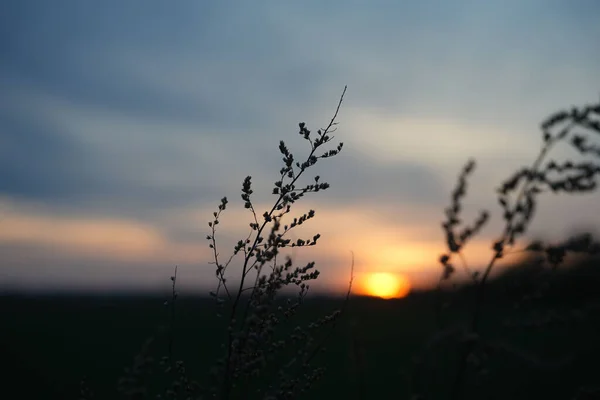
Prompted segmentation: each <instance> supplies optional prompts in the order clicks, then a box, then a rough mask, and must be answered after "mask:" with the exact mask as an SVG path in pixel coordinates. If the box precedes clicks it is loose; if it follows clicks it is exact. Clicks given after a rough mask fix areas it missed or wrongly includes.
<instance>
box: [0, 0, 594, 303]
mask: <svg viewBox="0 0 600 400" xmlns="http://www.w3.org/2000/svg"><path fill="white" fill-rule="evenodd" d="M598 38H600V3H598V2H597V1H595V0H574V1H571V2H564V1H558V0H529V1H517V0H508V1H486V2H479V1H453V2H449V1H443V0H440V1H427V0H424V1H416V0H415V1H403V2H398V1H377V0H371V1H348V0H346V1H301V2H298V1H296V2H287V1H253V2H244V1H184V0H182V1H178V2H165V1H158V0H144V1H133V0H132V1H121V0H120V1H112V0H105V1H102V2H89V1H80V0H70V1H69V0H55V1H43V0H39V1H29V0H7V1H3V2H2V3H1V5H0V54H1V56H0V252H1V254H2V257H1V259H0V291H2V290H18V291H39V290H79V291H81V290H83V291H89V292H95V291H102V290H130V289H136V290H168V289H169V287H170V286H169V285H170V281H169V277H170V276H171V274H172V273H173V268H174V266H175V265H178V268H179V269H178V284H179V285H180V288H181V289H182V290H194V291H197V292H199V293H205V292H208V290H210V289H212V288H214V287H215V285H216V280H215V275H214V266H213V265H210V264H209V262H210V261H211V254H210V249H209V248H208V243H207V241H206V239H205V238H206V235H207V234H208V233H210V231H209V229H210V228H209V227H208V225H207V222H208V221H209V220H211V218H212V212H213V211H215V210H216V207H217V205H218V204H219V200H220V199H221V198H222V197H223V196H227V197H228V198H229V201H230V207H228V209H227V210H226V212H225V213H224V214H223V216H222V221H221V225H219V231H218V236H217V240H218V241H220V242H219V243H222V247H221V249H223V250H222V251H223V254H224V253H226V250H227V249H228V248H232V247H233V244H234V243H235V242H236V241H237V239H239V238H241V237H244V236H245V234H246V233H247V230H246V229H247V227H248V223H249V222H250V221H251V220H250V215H249V214H248V212H247V210H244V208H243V202H242V200H241V198H240V189H241V184H242V181H243V179H244V178H245V177H246V176H247V175H251V176H252V178H253V182H254V184H255V187H254V191H255V193H254V194H253V201H254V202H255V205H256V207H257V208H258V209H259V210H266V209H267V207H270V206H271V205H272V204H273V201H274V200H275V198H274V196H273V195H272V194H271V193H270V191H271V188H272V184H273V182H274V181H275V180H276V179H277V176H278V171H279V169H280V168H281V166H282V161H281V155H280V154H279V152H278V149H277V148H278V143H279V141H280V140H284V141H285V142H286V143H287V145H288V147H289V148H290V149H291V150H292V152H294V153H295V154H296V155H297V157H300V156H301V155H302V154H307V150H308V147H307V145H306V142H304V141H303V140H302V139H301V137H300V136H299V135H298V123H299V122H301V121H304V122H306V124H307V126H308V127H309V129H311V130H313V131H316V130H317V129H318V128H323V127H325V126H326V125H327V123H328V122H329V120H330V119H331V117H332V115H333V113H334V111H335V108H336V105H337V102H338V100H339V97H340V95H341V93H342V90H343V88H344V86H345V85H347V86H348V89H347V92H346V96H345V98H344V102H343V104H342V107H341V109H340V112H339V115H338V122H339V125H338V126H337V131H336V132H335V134H334V136H335V139H334V141H335V143H337V142H338V141H342V142H344V149H343V151H342V152H341V153H340V154H339V155H338V156H336V157H333V158H331V159H326V160H321V161H320V162H319V164H318V165H317V166H316V167H315V168H316V171H318V173H319V175H320V176H321V179H322V180H323V181H327V182H329V183H330V184H331V187H330V189H328V190H327V191H324V192H319V193H315V194H314V195H310V196H307V197H306V198H305V199H303V200H302V201H301V202H299V203H297V205H296V206H295V207H297V208H295V209H294V210H295V211H296V214H295V215H300V214H302V213H304V212H306V211H308V210H309V209H311V208H312V209H314V210H315V211H316V217H315V218H314V219H313V220H311V221H310V224H309V225H308V226H303V227H302V228H303V230H302V231H301V232H299V233H297V234H296V235H298V236H295V237H294V236H293V238H297V237H300V236H301V235H305V234H306V235H308V236H312V235H313V234H315V233H317V232H319V233H321V235H322V238H321V239H320V241H319V244H318V245H317V246H315V247H312V248H306V249H299V250H297V251H294V252H293V254H291V256H292V257H293V259H294V262H295V263H297V264H298V265H300V264H303V263H306V262H308V261H311V260H314V261H316V264H317V268H318V269H319V270H320V271H321V277H320V278H319V280H318V281H317V282H315V283H314V284H313V288H315V290H316V291H323V292H338V291H343V290H344V288H345V287H346V285H347V284H348V278H349V271H350V265H351V252H354V257H355V274H356V279H357V282H358V285H359V286H360V279H363V277H365V276H367V275H368V274H369V273H372V272H391V273H399V274H404V276H405V277H407V278H408V279H409V280H410V281H411V282H412V285H413V286H414V287H428V286H431V285H432V284H433V282H435V281H436V280H437V278H438V276H439V273H440V266H439V265H438V263H437V259H438V257H439V255H440V254H441V253H442V252H444V250H445V248H444V236H443V232H442V229H441V227H440V224H441V222H442V220H443V218H444V213H443V210H444V208H445V207H446V206H447V205H448V204H449V201H450V193H451V191H452V189H453V187H454V185H455V182H456V179H457V176H458V174H459V172H460V169H461V168H462V166H463V165H464V164H465V163H466V161H467V160H468V159H469V158H474V159H475V160H476V161H477V169H476V171H475V173H474V175H473V177H472V179H471V180H470V181H469V191H468V195H467V199H466V201H465V208H466V214H465V216H466V217H467V219H470V218H474V217H475V216H476V215H477V213H478V211H479V210H480V209H482V208H487V209H489V210H490V212H491V215H492V221H491V223H490V224H489V226H488V227H487V228H486V229H484V231H483V232H482V233H481V235H480V236H479V237H478V238H477V239H476V240H474V241H473V242H472V243H471V245H470V247H469V248H467V250H466V253H465V255H466V256H467V259H468V260H469V262H470V263H472V265H479V264H480V263H483V262H484V261H485V260H486V259H487V257H489V256H490V253H489V248H490V243H491V241H492V240H493V239H494V238H495V237H496V235H498V233H499V232H500V228H501V218H500V209H499V208H498V206H497V203H496V200H495V195H494V189H495V188H496V187H497V186H498V184H499V183H500V182H501V180H502V179H504V178H505V177H507V176H508V175H509V174H511V173H512V172H513V171H514V170H516V169H517V168H519V167H522V166H524V165H528V164H530V163H531V161H532V160H533V159H534V158H535V156H536V155H537V152H538V151H539V148H540V144H541V134H540V131H539V123H540V122H541V120H542V119H543V118H545V117H546V116H547V115H549V114H550V113H552V112H554V111H557V110H560V109H563V108H570V107H571V106H575V105H577V106H582V105H585V104H589V103H591V102H595V101H597V100H598V97H599V96H600V74H599V69H598V66H599V65H600V47H598ZM559 153H560V150H559ZM561 154H562V153H561ZM309 172H310V171H309ZM311 178H312V176H311V174H309V175H308V176H307V179H308V180H310V179H311ZM571 197H573V198H568V196H562V197H554V198H553V197H552V196H546V197H544V198H543V199H542V201H541V203H540V208H539V212H538V214H537V215H536V220H535V222H534V223H533V225H532V226H531V232H530V235H531V236H532V237H534V236H535V237H538V236H541V237H544V238H548V239H555V238H560V237H562V236H564V235H568V234H569V233H571V232H573V231H574V230H576V229H580V228H584V229H585V228H593V227H595V226H597V225H598V223H600V202H599V201H598V194H597V193H595V194H591V195H586V196H571ZM238 264H239V263H238ZM232 265H233V266H232V269H231V270H230V274H231V279H234V277H235V276H236V275H235V273H236V271H238V272H239V270H236V269H235V268H236V267H235V265H236V264H235V262H234V264H232Z"/></svg>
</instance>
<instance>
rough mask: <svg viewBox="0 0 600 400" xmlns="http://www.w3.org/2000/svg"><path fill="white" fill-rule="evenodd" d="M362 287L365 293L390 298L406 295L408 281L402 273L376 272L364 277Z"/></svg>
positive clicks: (408, 288)
mask: <svg viewBox="0 0 600 400" xmlns="http://www.w3.org/2000/svg"><path fill="white" fill-rule="evenodd" d="M363 288H364V292H365V294H367V295H370V296H376V297H381V298H383V299H392V298H398V297H404V296H406V295H407V294H408V292H410V282H409V281H408V279H407V278H406V277H405V276H404V275H399V274H391V273H384V272H377V273H372V274H369V275H368V276H367V277H366V279H365V281H364V283H363Z"/></svg>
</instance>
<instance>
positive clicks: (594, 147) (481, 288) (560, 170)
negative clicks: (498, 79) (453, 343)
mask: <svg viewBox="0 0 600 400" xmlns="http://www.w3.org/2000/svg"><path fill="white" fill-rule="evenodd" d="M541 130H542V139H543V144H542V147H541V150H540V153H539V155H538V156H537V158H536V159H535V161H534V162H533V163H532V165H531V166H529V167H523V168H521V169H519V170H517V171H516V172H515V173H514V174H513V175H512V176H510V177H509V178H508V179H506V180H505V181H504V182H502V184H501V185H500V187H499V188H498V189H497V195H498V203H499V204H500V206H501V208H502V212H503V220H504V228H503V231H502V233H501V234H500V236H499V238H498V239H497V240H495V241H494V243H493V245H492V256H491V259H490V261H489V263H488V264H487V266H486V267H485V268H484V269H483V271H479V270H473V269H471V268H470V267H469V265H468V263H467V262H466V258H465V257H464V255H463V249H464V248H465V247H466V245H467V244H468V242H469V240H470V239H472V238H473V237H474V236H475V235H476V234H477V233H479V232H480V230H481V228H482V227H483V226H484V225H485V224H486V223H487V222H488V220H489V217H490V213H489V211H487V210H482V211H480V213H479V216H478V217H477V218H476V219H475V221H474V222H473V223H471V224H470V225H468V224H464V223H463V221H462V218H461V211H462V208H463V207H462V201H463V199H464V197H465V195H466V192H467V180H468V178H469V176H470V175H471V174H472V172H473V171H474V169H475V161H474V160H469V161H468V162H467V164H466V165H465V167H464V168H463V170H462V171H461V173H460V175H459V178H458V183H457V185H456V187H455V189H454V191H453V193H452V197H451V204H450V206H449V207H448V208H447V209H446V210H445V214H446V220H445V221H444V222H443V224H442V228H443V230H444V233H445V236H446V246H447V252H446V253H444V254H443V255H442V256H441V257H440V259H439V261H440V264H441V266H442V273H441V276H440V284H439V285H438V294H441V284H442V283H443V282H445V281H448V280H450V278H451V277H452V276H453V275H454V274H455V272H456V270H457V267H456V265H461V266H462V268H463V269H464V270H465V271H466V273H467V275H468V280H469V282H470V285H471V286H472V287H473V288H474V291H473V292H474V293H473V294H474V299H473V301H472V304H473V309H472V312H471V313H470V317H469V321H470V322H469V323H468V326H467V327H460V328H459V329H458V330H456V329H455V328H450V329H446V330H445V331H442V334H438V335H437V336H439V337H436V338H434V341H437V340H439V339H440V338H441V337H444V336H447V334H448V335H456V333H457V331H458V332H459V334H460V337H459V342H460V348H461V350H460V354H459V364H458V367H457V370H456V376H455V379H454V383H453V386H452V388H451V398H453V399H458V398H460V397H461V393H462V391H463V387H464V384H465V379H466V374H467V369H468V368H467V367H468V366H469V365H471V366H478V369H481V370H482V371H483V370H484V369H485V367H484V366H483V364H482V363H481V362H479V361H480V360H481V355H482V354H483V355H484V358H485V357H486V354H487V353H489V351H491V350H492V347H493V348H494V350H495V351H496V350H498V348H503V346H499V345H497V346H491V344H490V343H489V342H486V341H485V340H483V338H482V337H481V332H480V325H481V319H482V317H483V305H484V295H485V289H486V282H487V281H488V278H489V276H490V273H491V272H492V270H493V268H494V266H495V265H496V263H497V261H498V260H500V259H502V258H503V257H504V256H505V255H507V254H510V253H516V252H520V251H521V252H523V251H524V252H536V253H539V254H541V255H542V256H543V257H544V261H545V262H546V263H547V264H548V265H550V267H551V269H552V270H555V269H556V268H557V267H558V266H559V265H560V264H561V263H562V262H563V261H564V259H565V256H566V255H567V254H568V253H579V254H598V253H600V243H598V242H597V241H595V240H594V239H593V237H592V236H591V235H589V234H585V235H578V236H576V237H572V238H570V239H568V240H565V241H564V242H563V243H559V244H544V243H542V242H540V241H535V242H533V243H531V244H529V245H528V246H526V247H525V248H524V249H522V250H513V248H514V246H515V244H516V243H517V241H518V239H520V238H521V237H522V236H523V235H524V234H525V233H526V231H527V229H528V227H529V225H530V223H531V221H532V219H533V216H534V214H535V211H536V206H537V202H538V197H539V196H540V195H541V194H542V193H547V192H552V193H567V194H573V195H574V194H579V193H590V192H593V191H594V190H595V189H596V187H597V185H598V176H600V146H599V145H598V144H596V143H593V135H594V134H598V135H600V103H599V104H594V105H590V106H586V107H582V108H573V109H572V110H571V111H560V112H557V113H555V114H553V115H551V116H550V117H549V118H547V119H546V120H545V121H544V122H543V123H542V124H541ZM560 143H566V144H567V145H569V146H570V147H571V148H573V149H575V150H576V151H577V152H578V153H579V154H580V155H581V156H583V157H584V158H589V159H585V160H583V161H579V162H574V161H571V160H568V161H565V162H562V163H559V162H557V161H555V160H548V157H549V153H550V151H551V150H552V149H553V148H554V147H556V146H557V145H558V144H560ZM455 259H456V262H455ZM442 309H443V305H442V303H441V297H439V300H438V305H437V310H436V313H437V316H438V322H439V321H440V314H441V312H442ZM444 332H445V333H444ZM514 353H518V354H525V353H524V352H522V351H514ZM527 357H529V355H527V356H524V357H523V358H527ZM529 358H531V357H529ZM478 360H479V361H478ZM536 362H537V361H536Z"/></svg>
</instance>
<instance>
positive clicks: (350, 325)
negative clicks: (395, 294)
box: [0, 271, 600, 399]
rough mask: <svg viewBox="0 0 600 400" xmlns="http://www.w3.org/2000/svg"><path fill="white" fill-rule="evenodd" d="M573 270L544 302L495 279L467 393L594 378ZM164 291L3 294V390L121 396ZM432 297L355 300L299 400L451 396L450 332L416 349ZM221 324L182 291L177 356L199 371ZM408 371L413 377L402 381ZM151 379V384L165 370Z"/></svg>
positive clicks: (588, 317)
mask: <svg viewBox="0 0 600 400" xmlns="http://www.w3.org/2000/svg"><path fill="white" fill-rule="evenodd" d="M572 275H573V274H569V276H566V275H565V276H560V277H558V278H557V279H555V282H554V283H553V284H552V285H551V286H550V290H549V291H548V292H546V294H545V295H544V297H543V298H542V299H537V300H536V299H529V300H527V299H526V300H525V301H521V302H520V304H519V307H518V308H517V307H515V305H514V304H515V299H522V297H523V296H522V293H523V291H524V290H525V289H523V287H524V286H523V285H522V286H521V287H517V288H516V289H515V288H513V289H511V290H510V291H507V288H509V287H513V286H510V285H509V283H514V282H516V278H514V277H511V278H510V279H508V278H505V279H504V280H503V281H499V282H496V283H494V284H493V287H492V288H491V289H490V292H489V295H488V297H487V302H486V308H485V310H486V312H485V318H484V320H483V326H482V337H484V338H485V339H486V341H487V343H492V344H493V345H494V346H495V347H494V348H495V350H492V352H491V353H489V354H488V356H487V359H484V360H482V366H481V367H477V366H474V365H472V366H470V367H469V370H468V371H469V375H468V378H467V385H466V391H465V394H464V396H462V398H477V399H509V398H510V399H516V398H520V399H533V398H540V399H542V398H550V399H570V398H573V397H574V395H575V394H576V393H577V390H578V388H580V387H590V386H594V385H600V368H599V366H598V365H599V362H600V361H599V358H598V356H600V308H599V306H600V302H599V300H600V296H599V295H598V289H597V288H598V282H599V281H598V274H597V273H595V272H594V273H590V272H589V271H587V272H585V271H584V272H583V273H579V274H575V275H573V276H572ZM525 292H527V291H526V290H525ZM471 295H472V293H469V292H468V291H467V292H464V293H461V294H458V295H457V294H455V295H453V296H452V298H453V299H454V301H453V303H451V304H450V305H449V307H447V308H445V309H444V311H443V318H442V322H443V324H444V327H451V326H456V325H457V324H460V323H461V322H465V321H467V319H466V318H467V316H468V315H469V312H470V310H471V308H470V307H471V303H470V302H468V299H470V298H471V297H470V296H471ZM448 298H450V297H448ZM164 300H165V299H164V298H162V297H148V296H147V297H124V296H120V297H117V296H113V297H111V296H105V297H82V296H52V297H23V296H5V297H2V298H0V310H1V312H2V330H1V333H0V335H1V336H0V339H1V347H0V349H1V351H2V354H1V355H2V361H3V364H4V368H3V369H4V373H3V375H2V377H3V379H2V381H3V384H2V386H3V391H5V392H6V391H8V393H13V396H9V397H4V396H3V397H4V398H31V399H37V398H39V399H74V398H77V397H78V393H79V382H80V380H81V379H82V378H83V377H84V376H86V377H87V378H88V382H89V386H90V387H91V388H92V389H93V390H94V391H95V393H96V396H95V397H96V398H100V399H109V398H110V399H113V398H118V397H117V395H116V391H115V389H116V383H117V380H118V378H119V377H120V376H121V375H122V372H123V370H124V368H125V367H127V366H131V365H132V361H133V358H134V356H135V355H136V353H137V352H138V350H139V349H140V348H141V346H142V344H143V342H144V341H145V340H146V339H147V338H149V337H150V336H152V335H154V334H155V333H157V328H158V327H159V326H160V325H166V324H167V323H168V309H167V308H166V307H164V306H163V302H164ZM341 303H342V299H335V298H317V297H314V298H312V299H309V301H307V302H306V303H305V305H304V308H303V310H302V311H301V312H300V314H299V315H298V316H297V319H296V322H295V324H300V325H302V323H303V321H307V320H309V319H315V318H318V317H320V316H322V315H323V314H324V313H327V312H329V311H331V310H333V309H335V308H338V307H339V306H340V305H341ZM435 305H436V295H435V293H419V294H413V295H411V296H409V297H408V298H405V299H401V300H394V301H384V300H378V299H370V298H356V297H355V298H352V299H351V300H350V303H349V304H348V308H347V310H346V313H345V315H343V317H342V318H341V319H340V321H339V323H338V325H337V327H336V330H335V332H334V333H333V334H332V336H331V337H330V340H329V343H328V346H327V353H325V354H324V355H323V356H321V357H322V358H321V359H320V360H319V361H318V363H319V364H320V365H325V366H326V367H327V371H326V374H325V376H324V378H323V379H322V380H320V381H319V382H318V383H317V385H316V386H315V387H314V390H313V391H312V392H310V394H309V395H308V396H306V398H312V399H346V398H348V399H353V398H354V399H358V398H361V397H360V396H361V393H363V392H364V393H365V396H364V397H362V398H367V399H396V398H397V399H408V398H410V396H411V394H412V393H413V391H415V390H420V391H421V392H422V393H424V394H426V395H428V397H429V398H449V395H448V393H449V387H450V383H451V382H452V380H453V378H454V376H455V373H456V365H457V340H456V339H455V338H454V337H450V338H449V339H447V340H441V341H440V342H439V343H437V344H435V345H433V346H432V347H431V348H430V349H429V350H428V351H425V352H423V350H424V345H425V343H426V341H427V340H429V339H430V338H431V337H432V335H434V334H435V332H436V331H437V328H436V323H435V313H434V310H435V308H436V307H435ZM506 322H508V323H512V325H508V326H507V325H506V324H505V323H506ZM222 326H223V321H222V320H221V319H219V318H217V317H216V311H215V305H214V303H213V302H212V301H210V300H208V299H202V298H191V297H188V296H185V295H182V296H181V297H180V299H178V302H177V308H176V322H175V330H176V337H175V344H174V353H175V356H176V358H177V359H182V360H183V361H185V363H186V366H187V368H188V370H189V371H190V373H191V374H192V375H193V376H194V377H195V378H196V377H197V379H198V380H202V379H203V377H204V376H206V375H207V371H208V370H209V368H210V366H211V365H212V364H213V362H214V360H215V359H216V358H217V357H218V356H219V355H220V351H221V349H220V344H221V343H222V341H221V338H222V337H223V335H222V333H223V331H222V329H221V328H222ZM293 326H294V325H292V326H291V327H293ZM166 351H167V340H166V336H165V335H162V336H161V335H158V336H157V337H156V340H155V341H154V343H153V346H152V348H151V353H152V355H153V356H154V357H155V358H156V359H159V358H160V357H161V356H163V355H165V354H166ZM419 354H421V356H420V359H421V360H422V362H423V366H422V367H419V368H417V367H416V366H415V364H413V357H415V356H418V355H419ZM157 369H158V368H157ZM482 370H483V372H482V373H480V371H482ZM411 372H414V375H413V376H416V377H415V379H412V380H411V379H409V377H410V376H411V375H410V374H409V373H411ZM157 376H158V375H157ZM163 376H164V375H163ZM150 382H151V383H150V386H151V385H153V384H157V382H160V379H158V378H152V379H151V380H150Z"/></svg>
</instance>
